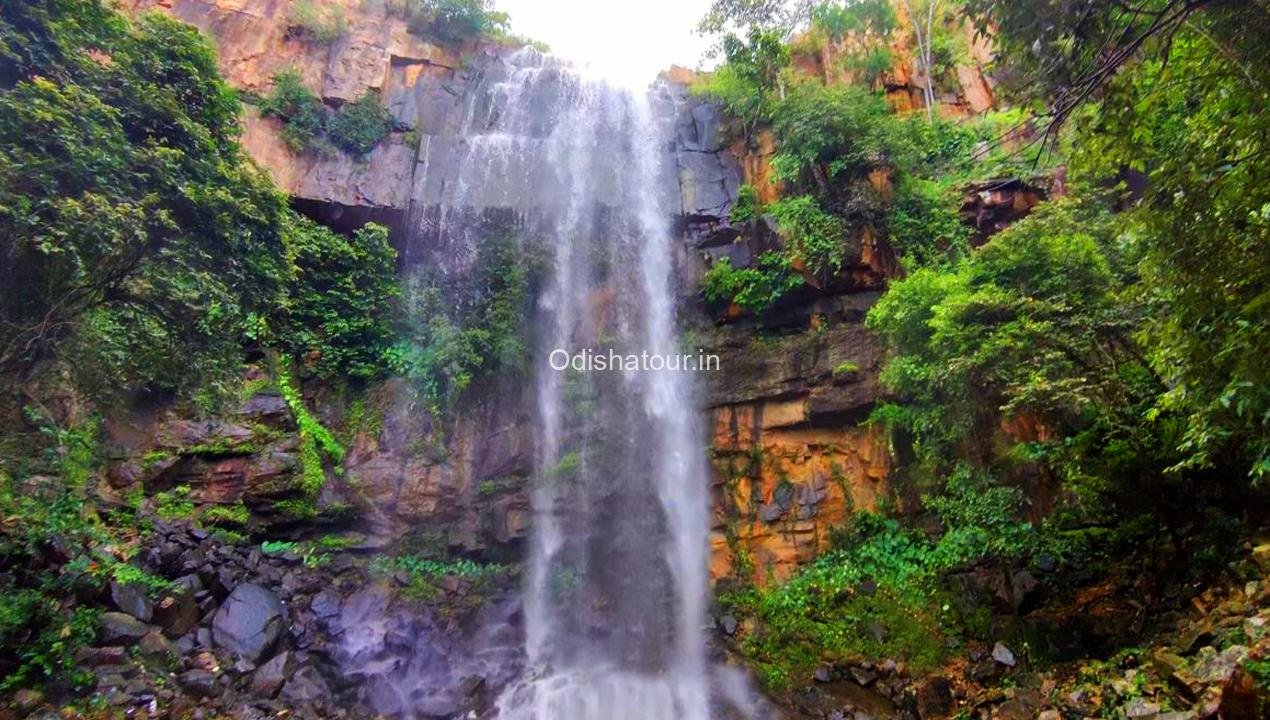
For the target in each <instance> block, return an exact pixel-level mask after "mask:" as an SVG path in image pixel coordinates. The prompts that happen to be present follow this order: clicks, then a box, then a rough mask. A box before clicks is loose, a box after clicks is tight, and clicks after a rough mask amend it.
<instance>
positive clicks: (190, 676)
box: [176, 668, 220, 698]
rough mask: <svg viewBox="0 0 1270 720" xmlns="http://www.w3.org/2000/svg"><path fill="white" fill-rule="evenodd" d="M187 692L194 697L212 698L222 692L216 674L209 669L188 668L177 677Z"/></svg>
mask: <svg viewBox="0 0 1270 720" xmlns="http://www.w3.org/2000/svg"><path fill="white" fill-rule="evenodd" d="M176 681H177V682H178V683H180V685H181V687H182V688H183V689H184V690H185V692H187V693H189V694H190V695H193V696H194V697H201V698H210V697H216V696H217V695H219V694H220V687H219V686H218V685H217V683H216V676H215V675H213V674H212V673H210V672H208V671H207V670H199V669H197V668H196V669H194V670H186V671H185V672H183V673H181V674H180V675H178V676H177V677H176Z"/></svg>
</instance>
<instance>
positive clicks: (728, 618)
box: [719, 613, 737, 635]
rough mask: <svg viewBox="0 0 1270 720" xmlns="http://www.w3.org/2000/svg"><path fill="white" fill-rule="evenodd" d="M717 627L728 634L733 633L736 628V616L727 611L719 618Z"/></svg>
mask: <svg viewBox="0 0 1270 720" xmlns="http://www.w3.org/2000/svg"><path fill="white" fill-rule="evenodd" d="M719 627H720V628H721V629H722V630H723V632H725V633H727V634H728V635H735V634H736V628H737V620H736V616H735V615H732V614H730V613H729V614H727V615H724V616H723V617H721V618H719Z"/></svg>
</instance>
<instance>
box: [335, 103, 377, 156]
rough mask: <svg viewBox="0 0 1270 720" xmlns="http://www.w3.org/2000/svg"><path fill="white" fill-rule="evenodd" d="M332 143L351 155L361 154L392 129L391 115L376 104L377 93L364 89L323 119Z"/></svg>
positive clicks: (366, 151)
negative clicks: (327, 117)
mask: <svg viewBox="0 0 1270 720" xmlns="http://www.w3.org/2000/svg"><path fill="white" fill-rule="evenodd" d="M326 129H327V131H328V132H329V133H330V136H331V142H333V143H335V147H337V148H339V149H341V150H343V151H344V152H346V153H348V154H349V155H352V156H354V157H362V156H364V155H367V154H369V153H370V151H371V150H374V149H375V146H376V145H378V144H379V142H380V141H381V140H383V139H384V138H385V137H387V136H388V133H389V132H391V131H392V115H391V114H390V113H389V112H388V110H387V109H385V108H384V107H383V106H382V105H380V104H379V95H378V94H377V93H375V92H372V91H370V90H367V91H366V92H364V93H362V96H361V97H359V98H357V99H356V100H354V101H353V102H351V103H345V104H344V106H343V107H341V108H340V110H339V112H337V113H335V115H334V116H333V117H331V119H330V120H329V121H327V124H326Z"/></svg>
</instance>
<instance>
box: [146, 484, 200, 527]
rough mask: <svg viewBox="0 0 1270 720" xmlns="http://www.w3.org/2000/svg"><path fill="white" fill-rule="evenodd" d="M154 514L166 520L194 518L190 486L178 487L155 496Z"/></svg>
mask: <svg viewBox="0 0 1270 720" xmlns="http://www.w3.org/2000/svg"><path fill="white" fill-rule="evenodd" d="M154 514H155V515H158V516H159V517H161V518H163V519H164V520H184V519H188V518H191V517H193V516H194V502H193V501H192V500H190V486H189V485H177V486H176V487H174V488H172V489H171V490H164V491H162V492H157V493H155V494H154Z"/></svg>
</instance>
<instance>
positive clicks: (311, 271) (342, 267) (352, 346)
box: [265, 217, 400, 378]
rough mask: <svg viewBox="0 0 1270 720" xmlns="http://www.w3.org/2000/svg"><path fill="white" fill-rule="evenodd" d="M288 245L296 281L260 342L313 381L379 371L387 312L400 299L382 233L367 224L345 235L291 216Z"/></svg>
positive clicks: (392, 255) (387, 341) (387, 343)
mask: <svg viewBox="0 0 1270 720" xmlns="http://www.w3.org/2000/svg"><path fill="white" fill-rule="evenodd" d="M287 240H288V246H289V247H290V249H291V252H292V258H293V264H294V268H295V279H294V280H293V281H292V282H290V283H288V285H287V288H286V293H287V300H286V304H285V305H284V309H283V311H282V312H280V313H277V315H278V317H277V318H276V319H275V321H274V323H273V328H272V329H273V330H274V332H273V335H272V337H268V338H265V339H266V340H268V341H270V342H273V343H275V344H276V345H277V346H278V347H280V348H281V349H283V350H285V351H286V352H287V353H289V354H291V355H293V356H295V357H296V358H298V359H299V360H300V362H301V364H302V365H303V366H304V367H305V368H306V369H308V370H310V371H312V372H313V373H314V374H316V375H317V376H319V377H323V378H333V377H337V376H346V377H355V378H372V377H375V376H377V375H380V374H381V373H383V372H384V371H385V370H386V369H387V366H388V351H389V348H390V347H391V346H392V343H393V341H394V339H395V335H394V333H393V329H392V323H391V312H392V307H391V306H392V302H393V300H394V299H395V298H396V297H397V296H398V295H399V293H400V286H399V285H398V283H397V279H396V271H397V263H396V258H397V253H396V251H394V250H393V248H392V245H391V244H389V242H388V229H387V228H385V227H383V226H381V225H375V224H373V223H371V224H368V225H366V226H365V227H363V228H360V229H359V230H357V231H356V232H354V233H353V235H352V237H346V236H344V235H340V234H338V233H335V232H332V231H331V230H328V229H327V228H324V227H322V226H321V225H318V224H317V223H314V222H313V221H311V220H308V219H306V218H301V217H295V218H293V219H292V220H291V222H290V223H289V224H288V233H287Z"/></svg>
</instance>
